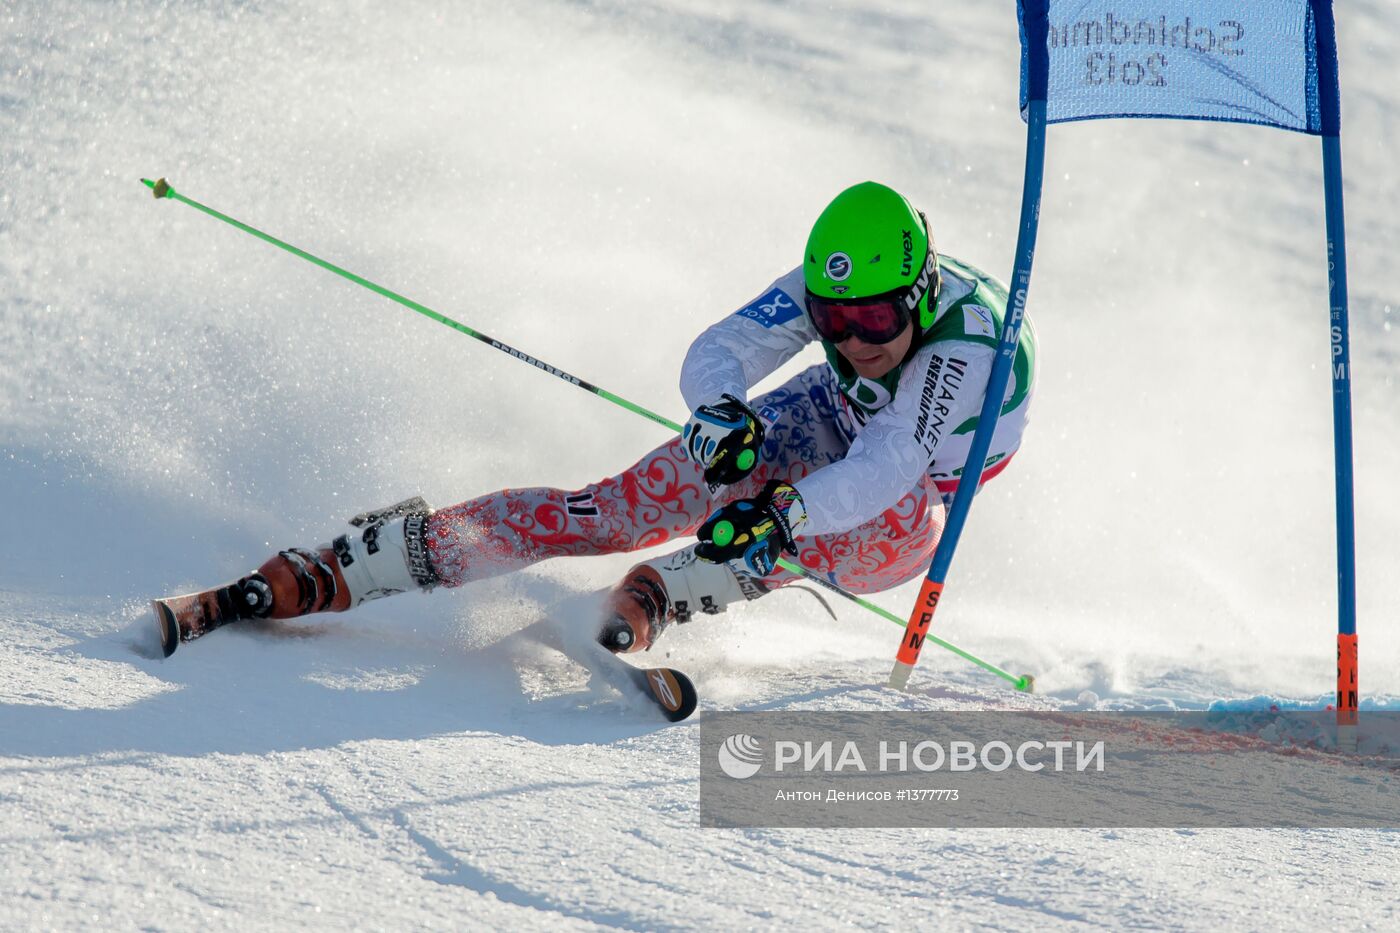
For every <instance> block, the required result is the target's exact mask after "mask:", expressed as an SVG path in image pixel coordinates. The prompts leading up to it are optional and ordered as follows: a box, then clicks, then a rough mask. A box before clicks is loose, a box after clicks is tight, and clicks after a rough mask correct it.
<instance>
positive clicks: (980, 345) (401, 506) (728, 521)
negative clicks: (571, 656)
mask: <svg viewBox="0 0 1400 933" xmlns="http://www.w3.org/2000/svg"><path fill="white" fill-rule="evenodd" d="M1006 302H1007V292H1006V288H1005V287H1004V286H1003V285H1002V284H1001V283H999V282H998V281H996V280H995V279H993V278H992V277H990V276H988V275H987V274H985V273H983V272H981V271H979V270H977V269H975V268H973V267H972V266H970V265H968V264H966V263H964V262H960V261H959V260H956V259H954V258H952V257H951V256H947V255H940V254H939V253H938V252H937V251H936V250H935V248H934V241H933V238H932V236H931V234H930V232H929V229H928V223H927V220H926V218H925V217H924V215H923V214H922V213H920V212H919V211H917V210H915V209H914V208H913V207H912V206H911V204H910V203H909V201H907V200H906V199H905V198H904V197H903V196H902V195H900V194H899V193H897V192H895V191H894V190H893V189H891V188H888V187H886V186H884V185H881V184H878V183H875V182H865V183H862V184H858V185H855V186H853V187H851V188H848V189H847V190H845V191H843V192H841V194H839V195H838V196H837V197H836V198H835V200H833V201H832V202H831V203H830V204H829V205H828V206H827V207H826V209H825V210H823V211H822V213H821V215H820V217H819V218H818V219H817V221H816V223H815V225H814V226H813V228H812V231H811V235H810V236H809V238H808V240H807V248H806V251H805V253H804V255H803V261H802V264H801V265H800V266H799V267H798V268H795V269H793V270H792V271H791V272H788V273H787V274H785V275H783V276H781V277H780V278H778V279H777V281H775V282H773V283H772V284H771V285H770V286H769V287H768V288H767V289H765V290H764V291H763V292H762V293H761V294H760V295H759V296H758V297H757V298H755V299H754V300H753V301H751V302H749V303H748V304H746V305H744V306H743V307H742V308H740V309H739V310H738V311H736V312H734V313H732V314H729V315H727V316H726V317H724V318H723V319H722V320H720V321H719V322H718V323H716V324H714V325H713V326H711V327H710V328H709V329H708V330H706V331H704V332H703V333H702V334H700V336H699V337H697V338H696V339H695V341H694V343H693V344H692V345H691V347H690V350H689V352H688V353H687V354H686V357H685V361H684V363H683V364H682V366H681V373H680V384H681V391H682V394H683V395H684V397H685V400H686V403H687V404H688V405H689V406H691V408H692V409H693V414H692V415H691V417H690V419H689V421H688V422H687V423H686V424H685V427H684V431H683V433H682V435H681V436H679V437H676V438H673V439H672V440H671V441H669V442H667V443H665V444H663V445H662V446H660V447H658V448H657V449H655V450H653V451H651V452H650V453H648V454H646V455H645V456H644V457H642V459H641V460H640V461H638V462H637V463H636V464H634V465H633V466H631V467H629V468H628V469H626V470H624V471H622V472H621V473H619V474H618V475H616V476H613V477H610V478H608V479H604V480H601V481H599V482H597V483H593V484H592V485H589V486H585V487H584V488H582V489H573V490H564V489H552V488H534V489H504V490H501V491H499V492H494V493H490V494H489V495H485V496H481V497H479V498H475V499H471V500H468V501H466V502H462V503H460V504H458V505H453V506H450V507H448V508H443V509H436V510H435V509H432V508H429V507H428V505H427V504H426V503H425V502H424V501H423V500H422V499H421V498H413V499H409V500H407V501H405V502H400V503H398V504H397V505H394V506H390V507H388V508H384V509H379V510H377V511H374V512H367V513H365V514H362V515H359V516H356V517H355V518H353V519H351V520H350V523H349V527H348V528H346V529H345V530H344V531H342V532H341V533H338V534H335V535H334V536H333V537H332V538H331V540H330V542H329V543H326V544H322V545H319V546H317V547H314V548H309V549H303V548H291V549H289V550H284V551H280V552H279V553H277V554H276V555H274V556H272V557H270V558H269V559H268V560H267V561H266V562H265V563H263V564H262V566H260V567H259V568H258V569H257V570H256V571H255V572H253V573H251V574H249V575H247V576H245V577H242V578H241V579H239V580H237V581H236V582H234V583H231V584H227V585H225V586H221V587H218V588H215V589H212V590H206V591H204V592H202V593H195V594H191V595H189V596H183V597H173V598H170V599H164V600H156V601H155V603H154V609H155V613H156V619H157V623H158V624H159V625H160V626H161V631H162V638H163V641H164V642H165V645H164V646H165V650H166V653H167V654H169V653H170V652H172V651H174V650H175V647H176V645H177V644H178V641H177V639H178V640H182V641H184V640H189V639H192V638H195V637H198V636H199V635H201V634H204V633H205V632H206V631H209V630H210V629H212V628H215V627H217V626H219V625H222V624H225V623H227V622H231V621H236V620H239V619H252V618H272V619H288V618H293V617H297V616H302V615H306V614H309V613H315V612H326V611H331V612H340V611H344V610H347V609H350V608H353V607H354V606H357V605H359V604H360V603H363V602H365V601H367V600H371V599H377V598H379V597H382V596H388V595H391V594H394V593H400V592H404V591H406V590H413V589H423V590H431V589H432V588H433V587H436V586H446V587H456V586H461V585H462V584H464V583H469V582H471V581H473V580H480V579H483V578H485V577H490V576H495V575H498V574H503V573H508V572H510V571H513V570H517V569H520V568H522V567H526V566H528V565H530V564H533V563H536V562H538V561H541V560H545V559H547V558H551V557H560V556H565V555H584V554H607V553H616V552H620V551H635V550H639V549H642V548H650V547H654V546H657V545H660V544H664V543H666V542H669V541H672V540H674V539H676V538H679V537H682V536H686V535H691V534H696V535H697V537H698V540H697V541H696V542H694V543H691V544H689V545H687V546H686V547H683V548H681V549H680V550H677V551H674V552H672V553H670V554H667V555H665V556H662V557H655V558H651V559H649V560H645V561H643V562H641V563H639V564H637V565H636V566H634V567H633V568H632V569H631V570H630V571H629V572H628V573H627V574H626V576H625V577H624V578H623V580H622V581H621V582H620V583H619V584H618V585H617V586H616V587H615V588H613V589H612V590H611V591H610V593H609V594H608V597H607V600H606V608H605V611H604V615H605V618H603V619H600V620H599V622H600V630H599V640H600V641H601V642H602V643H603V644H604V645H606V646H607V647H608V648H609V649H611V650H613V651H616V652H622V651H637V650H641V649H645V648H649V647H650V646H651V645H652V644H653V643H654V642H655V641H656V639H657V637H658V635H660V634H661V632H662V631H663V630H664V629H665V628H666V626H667V625H669V624H670V623H672V622H684V621H687V620H688V619H690V618H691V616H693V615H694V614H695V613H697V612H698V613H715V612H719V611H721V610H723V609H724V608H725V607H726V606H728V605H730V604H731V603H735V602H738V601H740V600H751V599H757V598H759V597H761V596H763V595H764V594H765V593H768V592H769V591H771V590H772V589H774V588H775V587H780V586H783V585H785V584H787V583H791V582H793V581H794V580H796V579H799V578H798V577H796V576H795V575H793V574H791V573H789V572H788V571H787V570H784V569H782V568H780V567H777V566H776V561H777V559H778V557H779V556H780V555H783V554H786V555H789V557H790V558H791V559H793V560H795V561H796V562H797V563H798V564H799V565H800V566H802V567H803V568H804V569H806V570H808V571H811V572H814V573H816V574H818V575H820V576H822V577H824V578H826V579H828V580H830V581H832V582H834V583H836V584H838V585H840V586H841V587H843V588H845V589H846V590H848V591H851V592H854V593H859V594H866V593H872V592H876V591H880V590H885V589H889V588H890V587H893V586H896V585H898V584H900V583H903V582H905V581H908V580H910V579H913V578H915V577H917V576H918V575H919V574H920V573H921V572H923V571H924V570H925V568H926V567H927V566H928V564H929V562H930V560H931V559H932V556H933V552H934V549H935V547H936V546H937V544H938V540H939V536H940V534H941V532H942V528H943V520H944V514H945V507H946V505H947V504H948V503H949V502H951V498H952V494H953V492H954V491H955V489H956V487H957V482H958V479H959V477H960V476H961V475H962V473H963V470H964V468H965V466H966V464H965V461H966V458H967V454H968V449H969V447H970V445H971V440H972V435H973V431H974V429H975V428H976V426H977V420H978V415H979V413H980V410H981V407H982V402H983V399H984V397H985V395H986V387H987V381H988V376H989V374H990V372H991V369H992V362H993V358H994V356H995V347H996V344H997V341H998V338H999V336H1000V331H1001V326H1002V318H1003V314H1004V312H1005V309H1006ZM813 341H818V342H820V344H821V346H822V348H823V350H825V353H826V362H825V363H823V364H819V365H815V366H811V367H809V368H807V369H804V370H803V371H802V372H800V373H798V374H797V375H795V376H793V377H792V378H791V379H789V380H788V381H787V382H786V383H784V384H783V385H782V386H781V387H779V388H777V389H774V390H773V391H771V392H767V393H765V394H763V395H760V396H758V397H756V398H752V399H751V398H749V396H748V390H749V388H750V387H751V386H753V385H754V384H756V383H757V382H758V381H759V380H760V379H762V378H763V377H765V376H767V375H768V374H769V373H771V372H773V371H774V370H776V369H777V368H778V367H779V366H781V365H782V364H783V363H784V362H786V361H787V360H789V359H791V358H792V357H793V356H794V355H795V354H797V353H798V351H800V350H802V349H803V348H804V347H806V346H807V345H808V344H810V343H812V342H813ZM1034 384H1035V334H1034V330H1033V328H1032V326H1031V324H1030V321H1029V320H1027V321H1025V322H1024V324H1023V326H1022V329H1021V336H1020V342H1019V345H1018V347H1017V350H1016V355H1015V360H1014V365H1013V369H1012V377H1011V379H1010V382H1009V384H1008V386H1007V389H1006V394H1005V397H1004V399H1003V403H1002V409H1001V417H1000V420H999V421H998V422H997V426H996V430H995V433H994V434H993V437H992V442H991V448H990V450H989V455H988V457H987V459H986V461H985V462H984V463H982V464H978V465H976V467H975V469H977V470H979V471H980V474H981V475H980V480H979V487H980V484H981V483H985V482H987V481H988V480H989V479H991V478H992V477H994V476H996V475H997V474H998V473H1000V472H1001V471H1002V470H1003V469H1005V467H1006V466H1007V464H1008V463H1010V461H1011V459H1012V456H1013V455H1014V454H1015V452H1016V451H1017V449H1018V447H1019V446H1020V443H1021V435H1022V432H1023V430H1024V428H1025V425H1026V416H1027V412H1028V410H1029V407H1030V403H1031V397H1032V393H1033V388H1034Z"/></svg>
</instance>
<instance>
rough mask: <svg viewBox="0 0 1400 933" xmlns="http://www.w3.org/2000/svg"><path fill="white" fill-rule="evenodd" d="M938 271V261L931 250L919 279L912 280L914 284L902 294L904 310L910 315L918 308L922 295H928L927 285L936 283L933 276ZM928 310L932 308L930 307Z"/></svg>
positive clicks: (925, 259)
mask: <svg viewBox="0 0 1400 933" xmlns="http://www.w3.org/2000/svg"><path fill="white" fill-rule="evenodd" d="M937 271H938V259H937V258H936V257H935V256H934V254H933V250H932V249H930V250H929V251H928V256H926V257H925V258H924V271H922V272H920V273H919V277H918V278H917V279H915V280H914V284H913V285H911V286H910V287H909V290H908V291H907V292H905V293H904V307H905V310H907V311H909V312H910V313H911V314H912V313H913V312H914V311H915V310H916V309H917V308H918V307H919V302H920V301H922V300H923V297H924V295H926V294H928V287H929V283H931V282H934V281H937V280H936V279H935V278H934V276H935V274H936V273H937ZM930 310H932V308H931V307H930Z"/></svg>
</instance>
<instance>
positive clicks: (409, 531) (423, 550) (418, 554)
mask: <svg viewBox="0 0 1400 933" xmlns="http://www.w3.org/2000/svg"><path fill="white" fill-rule="evenodd" d="M431 514H432V509H430V508H429V507H428V503H426V502H424V501H423V499H422V497H421V496H415V497H413V498H412V499H406V500H404V501H403V502H400V503H398V504H396V505H391V506H389V507H388V508H384V509H378V510H376V511H373V512H365V513H364V514H362V515H356V516H355V517H354V518H352V519H350V525H351V527H352V528H354V530H353V531H351V532H349V533H347V534H343V535H341V536H340V537H338V538H336V539H335V540H334V541H332V542H331V543H330V545H329V547H330V550H331V551H333V552H334V554H335V561H336V564H337V565H338V567H339V568H340V573H341V576H342V577H343V578H344V580H345V586H346V589H348V590H349V591H350V605H351V606H358V605H359V604H360V603H363V602H367V601H368V600H371V599H379V598H380V597H382V596H391V595H393V594H394V593H402V592H404V591H406V590H410V589H414V588H415V587H417V588H421V589H424V590H430V589H432V588H433V587H434V586H436V585H437V583H438V575H437V573H436V572H435V571H434V570H433V567H432V564H431V563H430V562H429V561H428V548H427V541H426V540H425V528H426V526H427V521H428V516H429V515H431Z"/></svg>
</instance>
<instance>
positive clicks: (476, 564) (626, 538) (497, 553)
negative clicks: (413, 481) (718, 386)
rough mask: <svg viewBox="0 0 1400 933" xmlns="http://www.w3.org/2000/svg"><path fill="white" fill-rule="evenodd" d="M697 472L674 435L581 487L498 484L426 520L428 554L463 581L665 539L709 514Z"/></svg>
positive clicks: (445, 574) (442, 571)
mask: <svg viewBox="0 0 1400 933" xmlns="http://www.w3.org/2000/svg"><path fill="white" fill-rule="evenodd" d="M701 473H702V470H701V468H700V467H699V466H698V465H696V464H695V463H694V462H692V461H690V460H688V459H686V458H684V457H683V456H682V455H681V442H680V439H679V438H677V439H675V440H673V441H670V442H668V443H666V444H663V445H661V446H660V447H658V448H656V449H655V450H653V451H651V453H649V454H647V455H646V456H645V457H643V458H642V459H641V460H640V461H638V462H637V463H635V464H633V465H632V466H631V467H630V468H628V469H627V470H624V471H623V472H622V473H619V474H618V475H617V476H613V477H609V478H608V479H605V480H602V481H600V482H597V483H593V484H591V485H588V486H585V487H583V488H582V489H578V490H572V491H570V490H564V489H553V488H549V487H536V488H532V489H503V490H501V491H500V492H495V493H491V494H490V495H486V496H481V497H479V498H476V499H471V500H469V501H467V502H463V503H460V504H458V505H454V506H451V507H449V508H445V509H439V510H438V511H436V512H433V513H432V514H431V515H430V516H429V517H428V520H427V526H426V545H427V552H428V560H429V561H430V563H431V565H432V567H433V570H434V571H435V572H436V574H437V575H438V578H439V579H440V580H441V582H442V584H443V585H444V586H460V585H462V584H463V583H469V582H471V581H473V580H480V579H483V578H486V577H493V576H498V575H500V574H503V573H508V572H510V571H512V570H519V569H520V568H522V567H527V566H529V565H530V564H533V563H536V562H538V561H542V560H545V559H547V558H550V557H563V556H568V555H591V554H615V553H618V552H620V551H636V550H640V549H642V548H648V547H654V546H656V545H658V544H664V543H666V542H667V541H669V540H671V539H672V538H675V537H677V536H678V535H683V534H688V533H690V532H693V531H694V530H695V529H696V528H697V527H699V525H700V523H701V522H703V521H704V520H705V518H706V517H708V515H709V514H710V511H711V510H712V508H713V506H712V504H711V501H710V496H709V492H708V490H707V489H706V486H705V483H704V481H703V479H702V478H701Z"/></svg>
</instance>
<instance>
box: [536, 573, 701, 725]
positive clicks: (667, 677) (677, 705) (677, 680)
mask: <svg viewBox="0 0 1400 933" xmlns="http://www.w3.org/2000/svg"><path fill="white" fill-rule="evenodd" d="M599 595H601V594H594V595H593V597H592V600H594V601H596V599H597V598H598V596H599ZM587 599H588V598H585V600H587ZM584 604H585V605H586V604H587V602H586V601H585V603H584ZM556 608H558V607H556ZM563 614H564V615H565V616H568V615H571V614H572V613H569V612H567V611H565V612H564V613H563ZM520 634H522V635H525V636H526V637H528V638H532V639H533V640H535V641H538V642H539V643H540V644H542V645H545V646H546V647H549V648H552V649H554V650H555V651H557V652H559V653H560V654H562V655H563V656H564V657H566V658H568V659H569V660H570V661H573V662H574V663H575V664H578V665H580V666H581V667H583V668H584V669H585V670H587V671H588V672H589V673H590V674H594V675H596V676H597V677H599V678H600V679H601V680H602V681H603V682H604V683H606V684H607V685H608V686H610V687H612V688H613V689H614V690H616V691H617V692H618V693H621V694H622V695H623V696H627V697H639V698H641V699H644V700H646V701H648V702H650V703H654V704H655V705H656V707H657V708H658V709H659V710H660V711H661V714H662V715H663V716H665V717H666V718H667V719H668V720H670V721H671V722H680V721H681V720H683V719H687V718H689V717H690V715H691V714H692V713H694V712H695V708H696V706H697V705H698V704H699V700H700V698H699V695H698V694H697V693H696V691H695V684H694V683H693V682H691V679H690V678H689V677H687V676H686V675H685V674H683V673H682V672H680V671H678V670H676V669H675V668H673V667H637V666H635V665H632V664H629V663H628V662H627V661H624V660H623V659H622V657H621V656H620V655H618V654H616V653H614V652H613V651H611V650H609V649H608V647H607V645H609V644H615V643H616V633H615V632H613V631H612V630H611V628H610V626H609V625H604V626H602V627H601V628H600V629H597V630H596V631H595V632H594V635H593V637H587V635H586V630H585V631H577V630H575V631H567V630H566V629H565V628H564V627H562V626H561V625H560V624H559V621H558V619H557V617H556V618H546V619H541V620H540V621H539V622H536V623H535V624H534V625H532V626H530V627H528V628H527V629H525V630H524V631H522V632H521V633H520Z"/></svg>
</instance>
